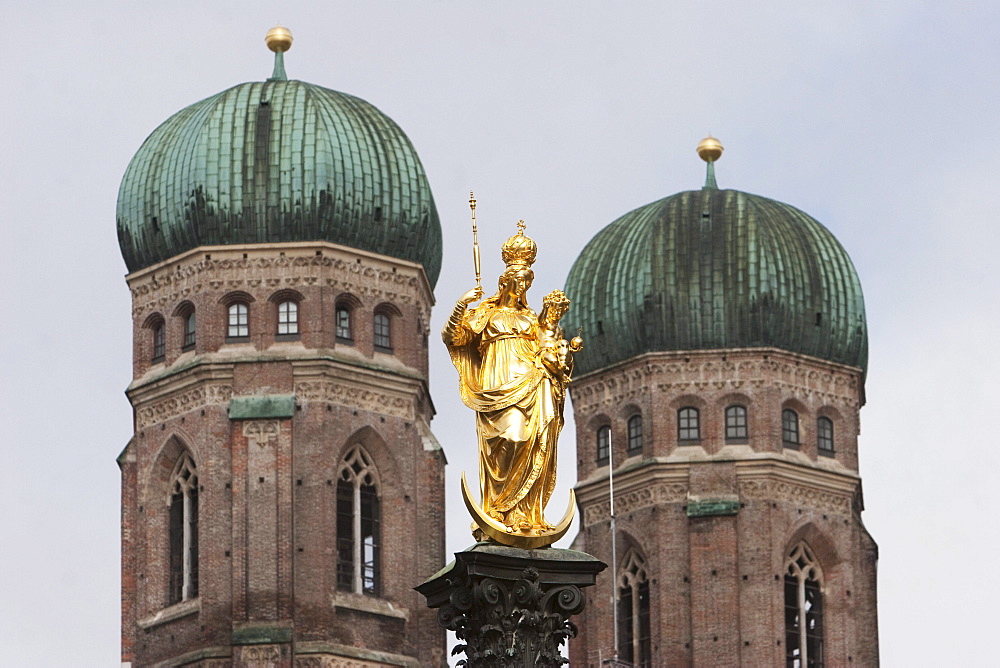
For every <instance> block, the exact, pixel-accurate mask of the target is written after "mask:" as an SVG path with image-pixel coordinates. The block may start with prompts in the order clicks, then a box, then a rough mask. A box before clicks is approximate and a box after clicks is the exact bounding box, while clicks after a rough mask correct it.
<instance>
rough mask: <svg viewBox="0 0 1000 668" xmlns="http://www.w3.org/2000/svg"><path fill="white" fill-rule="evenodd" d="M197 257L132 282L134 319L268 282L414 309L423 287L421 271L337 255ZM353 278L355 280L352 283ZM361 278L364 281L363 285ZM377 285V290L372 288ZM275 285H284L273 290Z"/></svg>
mask: <svg viewBox="0 0 1000 668" xmlns="http://www.w3.org/2000/svg"><path fill="white" fill-rule="evenodd" d="M213 252H215V253H218V251H213ZM223 252H225V251H223ZM272 252H278V251H277V250H275V251H272ZM208 254H209V255H212V253H208ZM345 255H346V252H345ZM198 257H199V259H197V260H196V261H193V262H191V263H190V264H185V263H184V262H183V261H182V262H179V263H178V264H176V265H175V266H174V267H173V268H171V269H166V268H164V269H161V270H160V271H156V270H153V271H152V272H151V274H152V275H151V276H149V277H148V278H146V276H142V277H141V278H138V279H135V280H133V281H131V282H130V289H131V292H132V313H133V316H134V317H140V316H141V315H142V314H144V313H146V312H147V311H150V310H153V311H155V310H162V309H163V307H165V306H166V305H168V304H171V303H176V302H179V301H181V300H183V299H185V298H188V297H190V296H191V295H192V294H198V293H200V292H203V291H204V290H205V289H206V286H207V287H208V288H211V289H213V290H219V289H220V288H222V287H223V286H224V285H225V286H227V288H228V289H230V290H238V289H241V288H245V287H249V288H255V287H259V286H260V285H262V284H263V283H264V282H265V281H267V285H268V286H269V287H277V285H279V284H280V285H283V286H285V287H296V286H300V285H316V284H317V283H320V282H323V283H325V284H326V285H328V286H330V287H334V288H342V289H344V290H345V291H349V292H352V293H354V294H358V295H365V296H370V297H372V298H373V299H375V300H379V301H392V302H395V303H401V304H411V303H414V301H415V295H416V294H417V293H418V291H419V290H420V283H421V282H422V281H420V278H419V276H418V274H417V272H416V270H414V271H402V272H398V271H392V270H390V269H383V268H377V267H373V266H371V264H368V263H366V262H362V263H358V262H356V261H352V260H353V259H356V258H347V257H336V256H335V255H333V254H332V253H327V254H324V255H308V256H305V255H301V256H293V257H288V256H285V255H279V256H277V257H274V256H266V257H251V258H242V257H212V258H211V259H206V258H205V253H199V254H198ZM287 272H293V274H292V275H287V276H282V277H281V278H280V279H277V278H274V274H275V273H287ZM331 272H335V273H336V274H337V277H331V276H327V275H326V274H328V273H331ZM352 277H356V278H354V279H353V280H352ZM358 278H360V279H363V280H361V281H358V280H357V279H358ZM143 279H145V280H143ZM373 280H377V281H378V286H372V285H371V283H372V281H373ZM274 281H280V282H275V283H274V285H271V282H274Z"/></svg>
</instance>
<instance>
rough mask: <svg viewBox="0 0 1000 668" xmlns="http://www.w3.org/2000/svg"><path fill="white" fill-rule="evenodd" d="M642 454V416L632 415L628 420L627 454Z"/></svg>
mask: <svg viewBox="0 0 1000 668" xmlns="http://www.w3.org/2000/svg"><path fill="white" fill-rule="evenodd" d="M640 452H642V416H641V415H633V416H632V417H630V418H629V419H628V453H629V454H630V455H634V454H638V453H640Z"/></svg>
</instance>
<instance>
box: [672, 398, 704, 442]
mask: <svg viewBox="0 0 1000 668" xmlns="http://www.w3.org/2000/svg"><path fill="white" fill-rule="evenodd" d="M692 422H693V424H694V426H691V425H692ZM691 434H694V436H691ZM677 442H678V443H681V444H684V445H695V444H698V443H701V411H699V410H698V408H697V407H695V406H682V407H680V408H678V409H677Z"/></svg>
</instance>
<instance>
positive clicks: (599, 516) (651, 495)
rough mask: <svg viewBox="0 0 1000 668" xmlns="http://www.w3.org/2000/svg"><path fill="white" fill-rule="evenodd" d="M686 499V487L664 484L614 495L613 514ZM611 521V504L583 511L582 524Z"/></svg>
mask: <svg viewBox="0 0 1000 668" xmlns="http://www.w3.org/2000/svg"><path fill="white" fill-rule="evenodd" d="M686 498H687V485H686V484H684V483H681V482H665V483H660V484H658V485H650V486H649V487H642V488H640V489H634V490H631V491H628V492H621V493H619V494H615V513H616V514H620V513H631V512H634V511H636V510H639V509H641V508H648V507H650V506H655V505H657V504H660V503H677V502H680V501H684V499H686ZM609 519H611V502H610V501H600V502H598V503H594V504H592V505H589V506H587V507H586V508H584V509H583V524H584V526H590V525H592V524H598V523H600V522H607V521H608V520H609Z"/></svg>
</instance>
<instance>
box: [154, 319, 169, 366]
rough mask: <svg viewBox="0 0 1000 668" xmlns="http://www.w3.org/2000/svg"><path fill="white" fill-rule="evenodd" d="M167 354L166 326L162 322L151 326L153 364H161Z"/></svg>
mask: <svg viewBox="0 0 1000 668" xmlns="http://www.w3.org/2000/svg"><path fill="white" fill-rule="evenodd" d="M166 354H167V325H166V323H164V322H163V321H162V320H160V321H159V322H157V323H156V324H155V325H153V359H152V361H153V362H162V361H163V358H164V357H165V356H166Z"/></svg>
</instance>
